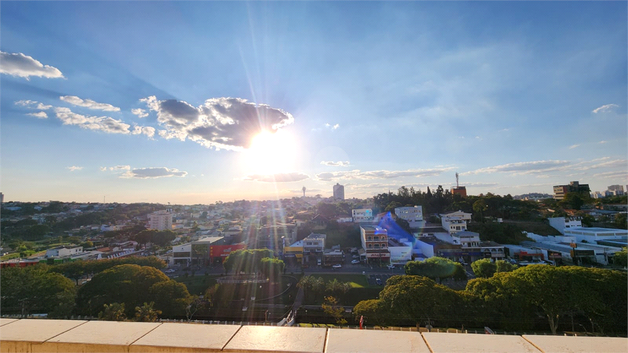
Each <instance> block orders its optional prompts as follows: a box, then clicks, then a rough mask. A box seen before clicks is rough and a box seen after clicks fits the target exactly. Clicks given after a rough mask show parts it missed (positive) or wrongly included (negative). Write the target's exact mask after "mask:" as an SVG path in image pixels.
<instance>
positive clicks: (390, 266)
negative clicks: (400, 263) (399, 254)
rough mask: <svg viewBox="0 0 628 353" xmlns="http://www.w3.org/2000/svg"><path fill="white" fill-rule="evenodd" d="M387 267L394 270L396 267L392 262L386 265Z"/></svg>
mask: <svg viewBox="0 0 628 353" xmlns="http://www.w3.org/2000/svg"><path fill="white" fill-rule="evenodd" d="M386 267H388V268H389V269H391V270H392V269H393V268H395V265H393V264H390V265H388V266H386Z"/></svg>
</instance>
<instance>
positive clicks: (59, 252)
mask: <svg viewBox="0 0 628 353" xmlns="http://www.w3.org/2000/svg"><path fill="white" fill-rule="evenodd" d="M82 252H83V247H82V246H74V247H65V246H58V247H56V248H53V249H48V250H46V257H47V258H50V257H69V256H73V255H78V254H80V253H82Z"/></svg>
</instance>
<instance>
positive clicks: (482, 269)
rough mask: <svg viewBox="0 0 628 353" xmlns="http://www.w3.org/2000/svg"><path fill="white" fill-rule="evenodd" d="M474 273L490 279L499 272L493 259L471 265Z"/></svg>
mask: <svg viewBox="0 0 628 353" xmlns="http://www.w3.org/2000/svg"><path fill="white" fill-rule="evenodd" d="M471 268H472V269H473V273H474V274H475V275H476V276H478V277H484V278H489V277H493V275H494V274H495V272H497V266H496V265H495V263H494V262H493V261H491V259H480V260H476V261H473V262H472V263H471Z"/></svg>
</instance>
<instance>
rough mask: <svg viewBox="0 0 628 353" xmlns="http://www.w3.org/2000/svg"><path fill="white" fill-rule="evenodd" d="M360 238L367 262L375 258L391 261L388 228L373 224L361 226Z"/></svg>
mask: <svg viewBox="0 0 628 353" xmlns="http://www.w3.org/2000/svg"><path fill="white" fill-rule="evenodd" d="M360 239H361V241H362V249H364V252H365V254H366V261H367V262H371V261H373V260H375V259H380V260H381V261H382V262H390V251H388V231H386V229H384V228H382V227H378V226H373V225H363V226H360Z"/></svg>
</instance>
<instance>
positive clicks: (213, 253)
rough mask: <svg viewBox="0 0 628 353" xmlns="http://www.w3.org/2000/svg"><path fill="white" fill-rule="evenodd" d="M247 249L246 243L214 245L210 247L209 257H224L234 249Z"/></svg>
mask: <svg viewBox="0 0 628 353" xmlns="http://www.w3.org/2000/svg"><path fill="white" fill-rule="evenodd" d="M240 249H246V245H245V244H244V243H240V244H233V245H212V246H210V247H209V257H210V258H212V259H214V258H217V257H219V258H222V259H223V261H224V259H225V258H226V257H227V256H229V254H231V252H232V251H236V250H240Z"/></svg>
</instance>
